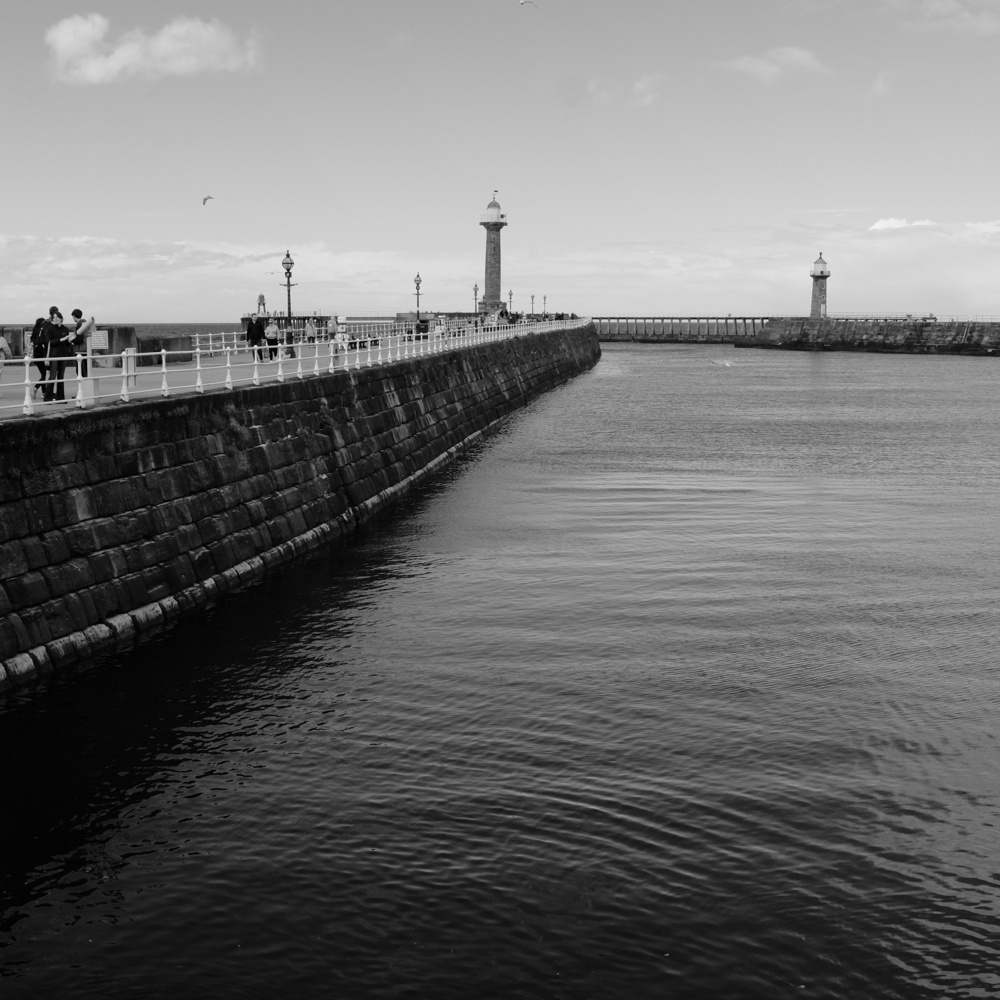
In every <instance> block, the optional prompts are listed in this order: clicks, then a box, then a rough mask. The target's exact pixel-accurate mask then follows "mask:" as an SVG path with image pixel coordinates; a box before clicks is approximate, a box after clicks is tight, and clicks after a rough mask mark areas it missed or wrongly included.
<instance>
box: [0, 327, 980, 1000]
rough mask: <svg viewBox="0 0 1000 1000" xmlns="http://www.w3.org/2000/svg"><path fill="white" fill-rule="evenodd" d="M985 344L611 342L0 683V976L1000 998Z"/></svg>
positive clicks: (227, 990)
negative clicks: (263, 578)
mask: <svg viewBox="0 0 1000 1000" xmlns="http://www.w3.org/2000/svg"><path fill="white" fill-rule="evenodd" d="M998 398H1000V364H998V363H997V362H994V361H993V360H991V359H981V358H933V357H907V356H877V355H850V354H840V355H807V354H795V353H782V352H766V351H761V352H758V351H753V350H745V351H737V350H734V349H732V348H721V347H705V346H690V347H683V346H676V347H673V346H649V347H642V346H632V345H620V346H619V345H608V346H607V347H606V349H605V354H604V357H603V359H602V360H601V362H600V364H599V365H598V366H597V368H596V369H594V370H593V371H592V372H590V373H588V374H586V375H584V376H582V377H580V378H578V379H576V380H574V381H573V382H572V383H570V384H569V385H566V386H564V387H563V388H561V389H559V390H557V391H555V392H553V393H551V394H549V395H547V396H546V397H544V398H542V399H539V400H537V401H536V402H535V403H534V404H533V405H532V406H531V407H530V408H529V409H528V410H527V411H525V412H523V413H521V414H519V415H517V416H516V417H515V418H514V419H512V420H511V421H510V422H509V424H508V425H507V427H506V430H505V431H504V432H503V433H502V434H501V435H499V436H498V437H496V438H494V439H492V440H491V441H489V442H488V443H487V444H486V445H485V446H483V447H482V448H480V449H479V450H478V451H477V452H476V453H475V454H474V455H472V456H470V457H469V459H468V460H466V461H464V462H463V463H462V464H461V465H459V466H457V467H454V468H453V469H451V470H450V471H449V472H448V473H447V474H446V475H445V476H444V477H443V478H441V479H440V480H438V481H437V482H436V483H435V484H433V486H431V487H430V488H428V489H426V490H424V491H423V492H421V494H420V495H419V496H415V497H412V498H410V499H409V500H408V501H407V503H406V504H405V506H404V507H403V508H402V509H401V510H400V511H399V512H398V514H397V515H396V516H394V517H393V518H391V519H387V520H385V521H384V522H382V523H381V524H380V525H378V526H377V527H375V528H374V529H372V530H371V531H369V532H368V533H367V534H366V535H365V536H364V537H362V538H360V539H359V540H358V541H357V543H356V544H353V545H351V546H350V547H348V548H346V549H340V550H337V551H336V552H334V553H332V554H329V555H328V556H326V557H324V558H321V559H318V560H316V561H313V562H310V563H308V564H304V565H301V566H298V567H294V568H292V569H290V570H289V571H287V572H285V573H284V574H283V575H281V576H280V577H279V578H277V579H274V580H272V581H270V582H268V583H266V584H265V585H263V586H260V587H257V588H255V589H253V590H251V591H248V592H246V593H243V594H239V595H235V596H233V597H231V598H228V599H226V600H223V601H222V602H220V603H219V604H218V605H217V606H215V607H214V608H212V609H210V610H209V611H207V612H205V613H204V614H202V615H201V616H199V617H194V618H188V619H185V620H182V621H179V622H175V623H174V624H173V625H172V626H171V627H169V628H168V629H167V630H165V631H164V632H162V633H160V634H159V635H158V636H157V637H156V638H155V639H152V640H149V641H146V642H143V643H142V644H140V645H139V646H137V647H136V648H135V649H134V650H132V651H131V652H128V653H125V654H120V655H117V656H114V657H109V658H105V659H104V660H102V661H100V662H99V664H98V665H97V666H96V667H95V669H92V670H87V671H85V672H80V673H76V674H74V675H72V676H63V677H57V678H55V679H53V680H52V681H51V682H50V683H49V685H48V687H47V689H46V690H45V691H44V693H42V695H41V696H39V695H38V693H35V694H34V695H33V696H32V697H18V698H12V699H9V700H8V701H7V703H6V704H5V706H4V707H3V708H2V709H0V754H2V758H0V759H2V761H3V765H2V767H3V775H4V778H3V801H2V806H0V811H2V815H3V819H2V833H3V851H2V859H0V892H2V900H3V902H2V905H0V972H2V974H3V976H4V977H5V978H3V979H2V980H0V994H2V995H3V997H4V1000H6V998H7V997H8V996H10V997H25V996H38V997H43V996H51V997H61V998H78V997H88V998H89V997H93V998H118V997H143V998H145V997H149V998H160V997H164V998H166V997H181V996H197V997H200V996H206V997H213V998H224V997H234V998H235V997H240V998H244V997H261V998H264V997H278V996H294V997H301V998H313V997H316V998H319V997H347V998H353V997H359V998H367V997H380V998H381V997H387V998H388V997H429V998H478V997H498V998H499V997H517V998H581V997H587V998H589V997H615V998H618V997H621V998H646V997H650V998H652V997H668V998H672V997H680V998H684V997H691V998H700V997H705V998H744V997H747V998H750V997H753V998H762V1000H763V998H768V1000H770V998H781V997H810V998H818V997H826V998H832V997H837V998H851V1000H857V998H881V997H893V998H903V1000H913V998H924V997H928V998H929V997H947V998H958V997H993V996H996V995H998V994H1000V829H998V824H1000V793H998V766H997V760H998V739H997V733H998V731H1000V724H998V709H1000V690H998V670H997V647H998V643H997V640H998V636H1000V622H998V591H1000V587H998V583H1000V531H998V524H1000V509H998V508H1000V501H998V489H997V487H998V475H997V471H998V468H1000V405H998Z"/></svg>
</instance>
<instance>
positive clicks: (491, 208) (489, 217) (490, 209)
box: [483, 195, 503, 222]
mask: <svg viewBox="0 0 1000 1000" xmlns="http://www.w3.org/2000/svg"><path fill="white" fill-rule="evenodd" d="M483 219H484V221H486V222H500V221H502V220H503V215H502V214H501V212H500V202H498V201H497V199H496V196H495V195H494V197H493V200H492V201H491V202H490V203H489V204H488V205H487V206H486V215H485V216H483Z"/></svg>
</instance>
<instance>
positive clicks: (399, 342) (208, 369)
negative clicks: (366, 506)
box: [0, 319, 588, 416]
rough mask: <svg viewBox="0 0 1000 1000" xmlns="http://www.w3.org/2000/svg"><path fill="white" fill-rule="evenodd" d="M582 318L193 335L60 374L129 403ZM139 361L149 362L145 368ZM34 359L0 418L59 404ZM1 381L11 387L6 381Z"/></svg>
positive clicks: (371, 361) (67, 381)
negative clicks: (253, 338)
mask: <svg viewBox="0 0 1000 1000" xmlns="http://www.w3.org/2000/svg"><path fill="white" fill-rule="evenodd" d="M586 322H588V320H587V319H573V320H548V321H543V322H527V321H521V322H518V323H512V324H509V325H507V324H482V325H480V324H479V323H475V324H469V323H467V322H466V323H465V324H463V325H459V324H457V323H453V324H444V325H443V326H442V327H439V328H437V329H436V330H434V331H431V332H430V333H426V334H424V333H419V332H416V331H414V330H412V329H409V330H406V329H403V328H401V327H399V326H398V325H396V324H382V325H381V326H379V327H378V328H376V329H372V328H370V325H369V324H346V326H347V329H345V328H344V327H343V326H342V327H341V329H340V333H339V334H338V335H337V336H336V337H334V338H332V339H331V338H329V337H327V338H326V339H320V338H319V337H317V339H316V340H315V341H311V342H304V341H303V340H302V339H301V338H299V339H295V338H290V339H289V341H288V342H286V341H284V340H280V341H279V342H277V343H274V342H264V343H263V344H261V345H259V346H257V347H256V348H251V347H250V346H249V345H248V344H247V343H246V339H245V334H243V333H232V334H228V333H227V334H224V335H220V334H200V335H197V336H196V337H195V341H196V344H195V347H194V348H193V350H192V349H187V350H167V349H165V348H161V349H160V350H157V351H137V350H136V349H135V348H126V349H125V350H124V351H122V352H121V355H120V356H118V357H114V356H113V355H94V356H92V357H90V358H86V357H84V356H82V355H79V354H77V355H76V357H75V364H76V374H75V376H73V375H71V374H69V373H68V372H67V373H66V377H65V378H64V379H63V388H64V393H65V396H66V399H65V400H64V401H63V402H65V403H67V404H69V403H72V404H73V405H75V406H76V407H77V408H79V409H84V408H88V407H92V406H95V405H97V404H99V403H102V402H105V403H116V402H122V403H127V402H130V401H131V400H133V399H136V398H139V397H149V396H161V397H167V396H173V395H181V394H184V393H191V392H194V393H203V392H205V391H206V389H226V390H232V389H234V388H236V387H237V386H244V385H262V384H264V383H267V382H284V381H286V380H287V379H290V378H294V379H305V378H309V377H315V376H318V375H322V374H327V373H332V372H335V371H338V370H349V369H359V368H365V367H376V366H379V365H385V364H389V363H391V362H393V361H399V360H403V359H406V358H415V357H421V356H425V355H433V354H441V353H444V352H446V351H452V350H456V349H460V348H465V347H474V346H478V345H480V344H487V343H493V342H496V341H501V340H511V339H514V338H517V337H525V336H532V335H536V334H540V333H548V332H551V331H554V330H561V329H568V328H574V327H578V326H580V325H581V324H582V323H586ZM360 327H366V328H367V329H365V330H362V329H360ZM382 327H385V329H382ZM390 328H391V329H390ZM220 336H223V337H225V338H236V337H239V338H240V340H241V341H242V343H240V344H236V342H235V340H234V339H229V340H228V342H223V343H219V342H218V341H217V340H212V339H211V338H219V337H220ZM206 341H207V343H206V344H205V346H204V347H203V346H202V343H205V342H206ZM141 359H149V360H148V361H147V363H146V364H145V365H143V364H141V363H140V361H141ZM171 359H173V360H171ZM63 360H65V361H66V363H67V368H69V367H71V366H72V364H73V362H74V359H73V358H72V357H69V358H65V359H63ZM98 360H100V361H112V360H113V361H114V362H116V363H117V364H116V367H115V368H104V367H97V366H96V365H95V361H98ZM84 362H89V364H90V371H89V372H88V374H87V375H86V376H84V374H83V370H84V367H85V365H84ZM35 363H36V362H35V359H33V358H29V357H25V358H18V359H16V360H14V361H12V362H8V365H9V366H10V367H15V366H17V365H21V366H22V367H23V372H22V373H21V377H20V379H19V380H17V381H15V382H14V384H19V385H20V386H21V387H22V388H23V398H22V399H21V401H20V402H17V403H11V402H7V400H6V399H5V398H4V397H3V396H2V395H0V416H4V415H8V416H9V415H11V413H12V412H13V411H17V410H20V412H21V414H22V415H24V416H33V415H35V414H38V413H52V412H54V410H55V407H56V406H57V405H58V404H53V403H49V402H42V401H41V400H39V399H37V398H36V393H37V390H38V388H39V386H40V385H41V384H42V383H40V382H39V381H37V380H33V379H32V378H31V369H32V367H33V366H34V365H35ZM119 366H120V367H119ZM5 384H6V385H7V386H9V385H11V382H9V381H8V382H6V383H5Z"/></svg>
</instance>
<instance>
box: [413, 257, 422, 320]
mask: <svg viewBox="0 0 1000 1000" xmlns="http://www.w3.org/2000/svg"><path fill="white" fill-rule="evenodd" d="M413 284H415V285H416V286H417V326H420V272H419V271H417V276H416V277H415V278H414V279H413Z"/></svg>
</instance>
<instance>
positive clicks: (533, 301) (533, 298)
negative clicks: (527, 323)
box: [531, 295, 535, 316]
mask: <svg viewBox="0 0 1000 1000" xmlns="http://www.w3.org/2000/svg"><path fill="white" fill-rule="evenodd" d="M531 315H532V316H534V315H535V296H534V295H532V296H531Z"/></svg>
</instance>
